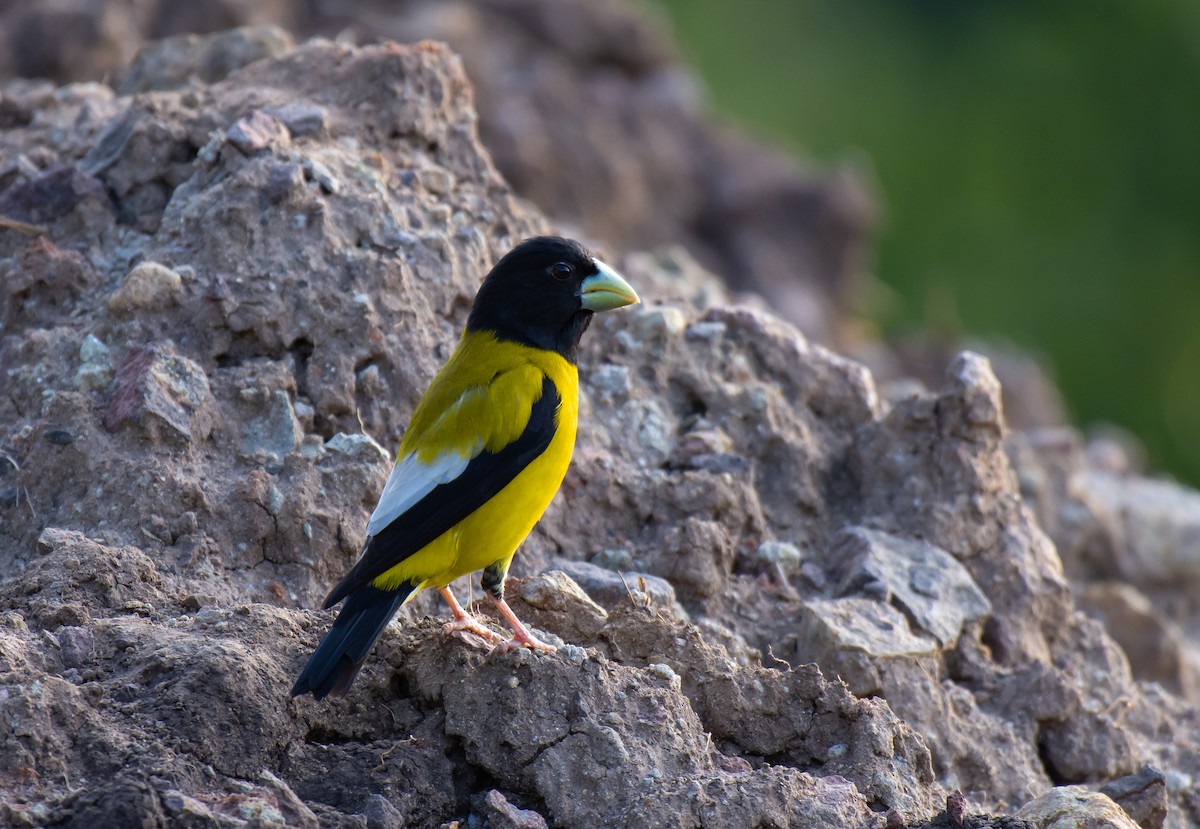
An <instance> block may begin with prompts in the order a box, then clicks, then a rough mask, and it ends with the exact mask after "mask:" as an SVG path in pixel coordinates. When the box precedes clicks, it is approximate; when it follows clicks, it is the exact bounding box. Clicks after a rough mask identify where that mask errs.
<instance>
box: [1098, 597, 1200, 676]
mask: <svg viewBox="0 0 1200 829" xmlns="http://www.w3.org/2000/svg"><path fill="white" fill-rule="evenodd" d="M1079 606H1080V608H1081V609H1082V610H1083V611H1084V612H1085V613H1087V614H1088V615H1090V616H1092V617H1094V618H1096V619H1098V620H1099V621H1100V622H1102V623H1103V624H1104V627H1105V628H1106V629H1107V630H1108V632H1109V634H1110V635H1111V636H1112V637H1113V638H1114V639H1115V640H1116V641H1117V643H1118V644H1120V646H1121V648H1122V649H1123V650H1124V651H1125V653H1126V655H1127V656H1128V657H1129V667H1130V668H1131V669H1132V671H1133V675H1134V676H1135V677H1137V678H1138V679H1139V680H1142V681H1146V682H1159V683H1161V684H1162V685H1163V686H1164V687H1165V688H1168V689H1170V690H1171V691H1173V692H1175V693H1177V694H1180V695H1182V696H1183V697H1185V698H1187V699H1192V700H1200V665H1198V664H1197V663H1196V662H1195V661H1194V659H1193V657H1192V655H1191V654H1190V653H1189V652H1188V650H1187V647H1186V644H1185V641H1184V635H1183V632H1182V631H1181V630H1180V629H1179V626H1178V625H1176V624H1175V623H1174V622H1172V621H1171V620H1170V619H1169V618H1167V616H1166V615H1165V614H1164V613H1163V612H1162V611H1161V610H1159V609H1158V608H1156V607H1155V606H1154V605H1153V604H1152V603H1151V601H1150V599H1149V598H1148V597H1147V596H1145V595H1144V594H1143V593H1142V592H1141V591H1139V590H1138V589H1137V588H1136V587H1133V586H1132V585H1128V584H1121V583H1120V582H1097V583H1093V584H1088V585H1085V586H1084V587H1083V588H1082V589H1081V590H1080V593H1079Z"/></svg>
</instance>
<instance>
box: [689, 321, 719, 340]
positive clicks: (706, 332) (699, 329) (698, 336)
mask: <svg viewBox="0 0 1200 829" xmlns="http://www.w3.org/2000/svg"><path fill="white" fill-rule="evenodd" d="M727 327H728V326H726V325H725V323H723V322H721V321H719V320H715V321H703V322H696V323H692V324H691V325H690V326H688V329H687V332H686V333H687V337H688V339H692V340H710V341H711V340H719V339H720V338H721V337H723V336H725V329H726V328H727Z"/></svg>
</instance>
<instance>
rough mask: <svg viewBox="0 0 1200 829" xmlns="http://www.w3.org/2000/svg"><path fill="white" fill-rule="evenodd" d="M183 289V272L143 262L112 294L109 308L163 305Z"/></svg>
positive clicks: (124, 310)
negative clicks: (181, 274) (181, 273)
mask: <svg viewBox="0 0 1200 829" xmlns="http://www.w3.org/2000/svg"><path fill="white" fill-rule="evenodd" d="M182 290H183V280H182V278H180V276H179V274H177V273H176V272H175V271H173V270H171V269H170V268H168V267H166V266H165V265H160V264H159V263H158V262H150V261H145V262H139V263H138V264H137V265H135V266H134V268H133V270H131V271H130V272H129V273H127V274H126V275H125V278H124V279H122V280H121V284H120V285H119V286H118V287H117V289H116V290H115V291H113V292H112V293H111V294H109V297H108V299H107V300H106V302H107V304H108V309H109V310H110V311H112V312H113V313H116V314H128V313H138V312H142V311H149V310H154V309H159V308H163V307H164V306H166V305H167V303H169V302H171V301H172V300H173V299H174V298H175V297H176V296H177V295H178V294H179V293H180V292H181V291H182Z"/></svg>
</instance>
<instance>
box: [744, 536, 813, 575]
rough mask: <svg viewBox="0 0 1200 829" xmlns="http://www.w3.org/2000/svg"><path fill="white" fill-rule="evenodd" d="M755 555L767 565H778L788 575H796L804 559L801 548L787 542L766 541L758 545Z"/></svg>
mask: <svg viewBox="0 0 1200 829" xmlns="http://www.w3.org/2000/svg"><path fill="white" fill-rule="evenodd" d="M754 555H755V556H756V557H757V558H758V559H759V560H760V561H762V562H764V563H766V564H770V565H773V566H776V565H777V566H778V567H779V568H780V570H781V571H782V572H783V573H784V574H787V575H791V574H793V573H796V572H797V571H798V570H799V569H800V563H801V561H802V560H803V559H804V555H803V554H802V553H801V552H800V548H799V547H797V546H796V545H795V544H791V543H788V542H786V541H764V542H763V543H762V544H759V545H758V549H757V550H755V551H754Z"/></svg>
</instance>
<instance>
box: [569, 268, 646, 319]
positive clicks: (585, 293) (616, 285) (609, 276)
mask: <svg viewBox="0 0 1200 829" xmlns="http://www.w3.org/2000/svg"><path fill="white" fill-rule="evenodd" d="M593 261H595V263H596V270H597V271H598V273H595V274H593V275H591V276H589V277H588V278H587V279H585V280H583V285H582V289H581V293H582V300H583V307H584V308H585V309H586V310H588V311H611V310H612V309H614V308H623V307H625V306H626V305H634V304H636V303H638V302H641V300H640V299H638V295H637V292H636V291H635V290H633V288H632V287H630V285H629V283H628V282H626V281H625V278H624V277H623V276H621V274H619V273H617V272H616V271H614V270H613V269H612V268H610V267H609V266H608V265H605V264H604V263H603V262H601V261H600V260H599V259H596V260H593Z"/></svg>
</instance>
